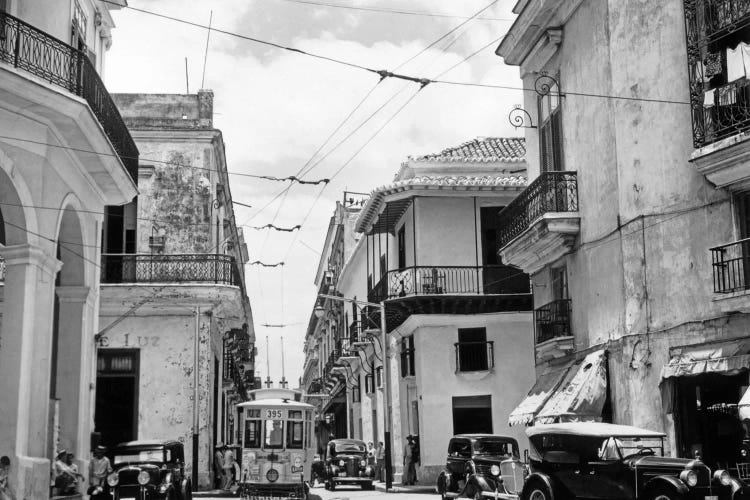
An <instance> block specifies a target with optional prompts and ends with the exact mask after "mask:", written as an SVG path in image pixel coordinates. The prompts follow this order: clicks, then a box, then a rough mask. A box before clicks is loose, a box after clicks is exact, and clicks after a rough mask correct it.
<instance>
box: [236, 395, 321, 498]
mask: <svg viewBox="0 0 750 500" xmlns="http://www.w3.org/2000/svg"><path fill="white" fill-rule="evenodd" d="M301 396H302V393H301V392H299V391H294V390H291V389H274V388H269V389H256V390H254V391H250V401H247V402H244V403H240V404H238V405H237V406H238V408H240V409H241V412H240V413H241V415H242V422H241V427H240V429H241V433H242V434H241V437H240V439H241V441H240V442H241V444H242V486H241V495H242V498H243V499H246V500H278V499H303V500H305V499H306V498H307V493H308V491H309V486H308V485H307V484H306V483H305V480H304V478H305V474H308V475H309V473H310V470H311V468H312V463H313V455H314V453H315V443H314V442H313V439H314V434H313V415H314V406H312V405H309V404H306V403H302V402H301V401H300V399H301Z"/></svg>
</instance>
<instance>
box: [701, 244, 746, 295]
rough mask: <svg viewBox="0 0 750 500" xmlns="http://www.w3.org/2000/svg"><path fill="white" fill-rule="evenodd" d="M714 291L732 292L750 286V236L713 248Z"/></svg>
mask: <svg viewBox="0 0 750 500" xmlns="http://www.w3.org/2000/svg"><path fill="white" fill-rule="evenodd" d="M711 264H712V267H713V270H714V273H713V274H714V276H713V278H714V292H715V293H732V292H739V291H742V290H747V289H748V288H750V238H745V239H744V240H739V241H736V242H734V243H729V244H727V245H722V246H718V247H714V248H712V249H711Z"/></svg>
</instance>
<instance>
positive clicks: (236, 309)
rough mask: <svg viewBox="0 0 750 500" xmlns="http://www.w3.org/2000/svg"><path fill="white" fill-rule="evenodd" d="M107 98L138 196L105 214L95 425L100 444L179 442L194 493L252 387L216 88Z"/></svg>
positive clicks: (248, 325) (239, 248) (238, 236)
mask: <svg viewBox="0 0 750 500" xmlns="http://www.w3.org/2000/svg"><path fill="white" fill-rule="evenodd" d="M114 97H115V101H116V103H117V105H118V107H119V108H120V110H121V112H122V115H123V118H124V120H125V122H126V124H127V125H128V127H129V129H130V130H131V133H132V134H133V137H134V138H135V141H136V143H137V144H138V146H139V148H140V150H141V151H142V155H141V161H140V164H139V191H140V194H139V196H138V197H137V198H136V199H135V200H134V201H133V202H132V203H130V204H128V205H125V206H124V207H117V208H110V209H108V210H107V213H106V216H105V219H104V229H103V253H102V287H101V288H102V298H101V307H100V320H99V322H100V325H101V327H102V329H101V332H100V335H99V337H98V345H99V356H98V369H97V394H96V430H97V432H99V433H100V434H101V441H102V442H103V443H104V444H106V445H107V446H111V445H113V444H116V443H117V442H121V441H127V440H131V439H157V438H172V439H178V440H180V441H181V442H183V443H184V445H185V457H186V465H187V467H188V469H190V471H191V473H192V477H193V478H194V484H193V488H196V489H197V488H201V487H205V486H208V485H209V484H211V474H212V472H211V471H212V467H211V461H212V455H213V450H214V446H215V445H216V444H217V443H218V442H223V443H225V444H238V443H239V425H238V423H239V420H238V415H237V410H236V408H235V404H236V403H238V402H242V401H244V400H245V399H246V391H247V390H248V389H252V388H253V383H254V353H255V350H254V340H255V336H254V331H253V322H252V312H251V309H250V303H249V300H248V298H247V294H246V292H245V276H244V265H245V263H246V262H247V260H248V255H247V247H246V244H245V242H244V238H243V235H242V231H241V229H239V228H238V227H237V225H236V223H235V220H234V210H233V207H232V195H231V191H230V189H229V178H228V174H227V165H226V156H225V149H224V142H223V139H222V135H221V131H220V130H217V129H215V128H214V127H213V93H212V92H211V91H209V90H201V91H199V92H198V94H188V95H172V94H116V95H115V96H114ZM196 480H197V482H196Z"/></svg>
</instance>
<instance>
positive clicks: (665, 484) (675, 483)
mask: <svg viewBox="0 0 750 500" xmlns="http://www.w3.org/2000/svg"><path fill="white" fill-rule="evenodd" d="M660 487H661V488H671V489H673V490H674V491H676V492H677V493H678V494H680V495H682V496H686V495H687V494H688V492H689V491H690V489H689V488H688V487H687V485H686V484H685V483H683V482H682V481H680V479H679V478H676V477H674V476H656V477H654V478H652V479H650V480H649V481H648V482H647V483H646V484H645V485H644V486H643V491H641V493H640V495H638V498H648V495H649V494H650V493H651V492H652V491H653V490H654V489H655V488H660Z"/></svg>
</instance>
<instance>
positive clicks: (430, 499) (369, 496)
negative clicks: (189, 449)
mask: <svg viewBox="0 0 750 500" xmlns="http://www.w3.org/2000/svg"><path fill="white" fill-rule="evenodd" d="M235 498H236V497H235ZM204 499H205V500H214V499H215V500H219V498H218V497H203V498H202V499H201V500H204ZM436 499H439V496H438V495H437V494H435V493H406V492H401V493H384V492H382V491H376V490H370V491H362V490H361V489H360V488H359V487H356V486H337V487H336V490H335V491H328V490H326V489H325V488H323V486H322V485H321V486H316V487H315V488H313V489H312V490H311V491H310V498H309V500H436Z"/></svg>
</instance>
